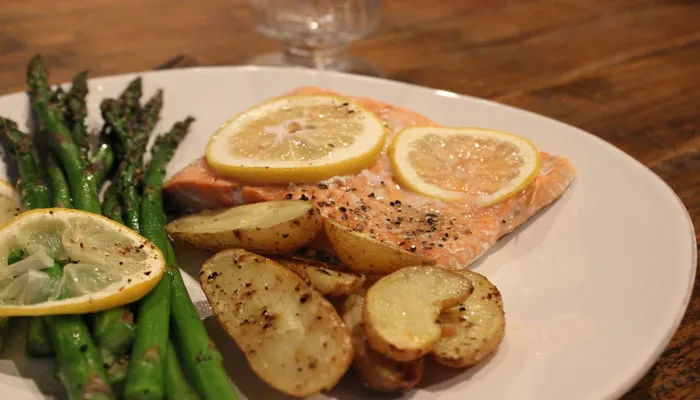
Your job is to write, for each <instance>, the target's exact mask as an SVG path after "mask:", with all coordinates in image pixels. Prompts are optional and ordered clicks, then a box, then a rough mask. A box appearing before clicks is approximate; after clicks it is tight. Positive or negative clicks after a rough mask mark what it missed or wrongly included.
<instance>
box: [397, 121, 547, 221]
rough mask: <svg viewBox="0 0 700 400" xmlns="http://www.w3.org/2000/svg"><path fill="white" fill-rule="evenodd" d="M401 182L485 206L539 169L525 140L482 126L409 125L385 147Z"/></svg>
mask: <svg viewBox="0 0 700 400" xmlns="http://www.w3.org/2000/svg"><path fill="white" fill-rule="evenodd" d="M389 155H390V158H391V163H392V167H393V170H394V174H395V175H396V177H397V179H398V181H399V183H401V185H403V186H405V187H407V188H409V189H411V190H412V191H414V192H417V193H419V194H422V195H424V196H428V197H432V198H437V199H441V200H448V201H450V200H459V201H468V202H471V203H473V204H475V205H478V206H482V207H486V206H491V205H494V204H496V203H499V202H501V201H503V200H505V199H507V198H508V197H510V196H512V195H513V194H515V193H517V192H518V191H520V190H521V189H523V188H525V187H526V186H528V185H529V184H530V183H532V181H533V180H534V179H535V178H536V177H537V175H538V174H539V172H540V152H539V151H538V150H537V148H536V147H535V145H533V144H532V143H531V142H530V141H529V140H527V139H524V138H522V137H519V136H516V135H513V134H510V133H505V132H499V131H494V130H488V129H478V128H440V127H428V126H422V127H410V128H406V129H403V130H402V131H400V132H399V133H398V134H397V135H396V137H395V138H394V141H393V143H392V144H391V147H390V149H389Z"/></svg>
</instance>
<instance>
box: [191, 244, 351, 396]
mask: <svg viewBox="0 0 700 400" xmlns="http://www.w3.org/2000/svg"><path fill="white" fill-rule="evenodd" d="M200 282H201V285H202V289H203V290H204V293H205V294H206V296H207V299H208V300H209V302H210V303H211V307H212V311H213V312H214V314H215V316H216V318H217V319H218V321H219V324H220V325H221V326H222V327H223V329H224V330H225V331H226V332H227V333H228V334H229V336H231V338H232V339H233V340H234V341H235V342H236V344H237V345H238V347H239V348H240V349H241V351H242V352H243V353H244V354H245V357H246V359H247V360H248V363H249V364H250V366H251V369H252V370H253V371H254V372H255V373H256V374H257V375H258V376H259V377H260V378H261V379H262V380H263V381H265V382H266V383H268V384H269V385H270V386H272V387H273V388H275V389H277V390H279V391H281V392H283V393H286V394H289V395H292V396H297V397H305V396H311V395H314V394H317V393H319V392H321V391H323V390H329V389H330V388H332V387H333V386H335V384H336V383H337V382H338V380H340V378H341V377H342V376H343V375H344V374H345V372H346V371H347V369H348V368H349V367H350V363H351V362H352V358H353V348H352V342H351V338H350V333H349V332H348V330H347V329H346V328H345V324H344V323H343V321H342V320H341V318H340V316H339V315H338V313H337V312H336V310H335V308H333V306H332V305H331V304H330V303H329V302H328V301H326V299H324V298H323V296H321V294H320V293H318V292H317V291H316V290H314V289H313V288H311V287H309V286H308V285H306V283H304V281H303V280H302V279H301V278H300V277H299V276H298V275H297V274H295V273H294V272H292V271H290V270H289V269H287V268H285V267H283V266H281V265H280V264H278V263H276V262H274V261H272V260H269V259H267V258H265V257H262V256H259V255H257V254H254V253H250V252H248V251H246V250H243V249H231V250H225V251H222V252H219V253H217V254H216V255H214V256H213V257H212V258H210V259H209V260H208V261H207V262H206V263H205V264H204V265H203V266H202V270H201V272H200Z"/></svg>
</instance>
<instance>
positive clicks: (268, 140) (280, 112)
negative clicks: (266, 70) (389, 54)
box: [206, 95, 386, 183]
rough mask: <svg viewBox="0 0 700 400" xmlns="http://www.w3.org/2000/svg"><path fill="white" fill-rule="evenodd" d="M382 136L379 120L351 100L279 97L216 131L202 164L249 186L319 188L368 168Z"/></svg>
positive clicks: (383, 133)
mask: <svg viewBox="0 0 700 400" xmlns="http://www.w3.org/2000/svg"><path fill="white" fill-rule="evenodd" d="M385 136H386V134H385V131H384V126H383V125H382V123H381V121H380V120H379V118H378V116H377V115H375V114H373V113H372V112H370V111H368V110H366V109H365V108H363V107H362V106H360V105H358V104H356V103H354V102H352V101H351V100H348V99H345V98H342V97H337V96H331V95H292V96H284V97H279V98H276V99H273V100H271V101H268V102H266V103H263V104H261V105H259V106H257V107H255V108H253V109H251V110H248V111H246V112H244V113H242V114H240V115H238V116H236V117H235V118H233V119H231V120H230V121H228V122H227V123H226V124H224V125H223V126H222V127H221V128H219V130H218V131H217V132H216V133H215V134H214V135H213V136H212V137H211V139H210V140H209V143H208V144H207V148H206V161H207V163H208V164H209V166H210V167H211V168H212V169H213V170H214V171H215V172H217V173H219V174H221V175H224V176H228V177H232V178H236V179H240V180H243V181H248V182H258V183H289V182H299V183H309V182H318V181H321V180H324V179H328V178H331V177H334V176H341V175H350V174H354V173H357V172H359V171H361V170H362V169H364V168H366V167H368V166H370V165H371V164H372V162H373V161H374V159H375V158H376V156H377V154H379V152H380V151H381V150H382V148H383V147H384V141H385Z"/></svg>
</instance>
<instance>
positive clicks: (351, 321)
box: [342, 290, 423, 392]
mask: <svg viewBox="0 0 700 400" xmlns="http://www.w3.org/2000/svg"><path fill="white" fill-rule="evenodd" d="M365 294H366V291H365V290H361V291H359V292H357V293H354V294H351V295H350V296H348V297H347V299H345V303H344V304H343V306H342V317H343V321H344V322H345V326H347V328H348V329H349V330H350V334H351V336H352V346H353V348H354V349H355V359H354V360H353V363H352V366H353V369H354V370H355V372H357V374H358V375H359V376H360V379H362V381H363V382H364V383H365V384H366V385H367V386H369V387H370V388H372V389H374V390H377V391H380V392H395V391H400V390H408V389H411V388H413V387H414V386H416V385H417V384H418V382H420V380H421V378H423V359H422V358H419V359H417V360H413V361H409V362H401V361H394V360H392V359H390V358H387V357H384V356H383V355H381V354H379V353H377V352H376V351H374V350H372V348H371V347H369V344H368V343H367V336H366V334H365V329H364V326H363V322H362V310H363V308H364V303H365Z"/></svg>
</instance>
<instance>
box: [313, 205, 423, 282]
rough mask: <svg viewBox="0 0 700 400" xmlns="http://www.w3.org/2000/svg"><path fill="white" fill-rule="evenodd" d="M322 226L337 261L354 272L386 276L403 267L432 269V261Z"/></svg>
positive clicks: (336, 226)
mask: <svg viewBox="0 0 700 400" xmlns="http://www.w3.org/2000/svg"><path fill="white" fill-rule="evenodd" d="M323 226H324V230H325V233H326V236H328V240H329V241H330V243H331V246H332V247H333V251H334V252H335V254H336V256H337V257H338V259H339V260H340V261H341V262H342V263H343V264H345V265H347V266H348V267H349V268H350V269H352V270H353V271H355V272H359V273H368V274H390V273H392V272H394V271H397V270H399V269H401V268H403V267H408V266H415V265H435V260H434V259H432V258H429V257H425V256H422V255H420V254H414V253H411V252H409V251H406V250H404V249H401V248H399V247H394V246H391V245H388V244H385V243H382V242H381V241H379V240H377V239H374V238H373V237H371V236H369V235H367V234H365V233H362V232H357V231H354V230H352V229H350V228H348V227H346V226H344V225H342V224H340V223H338V222H336V221H333V220H331V219H326V220H325V221H324V223H323Z"/></svg>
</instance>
